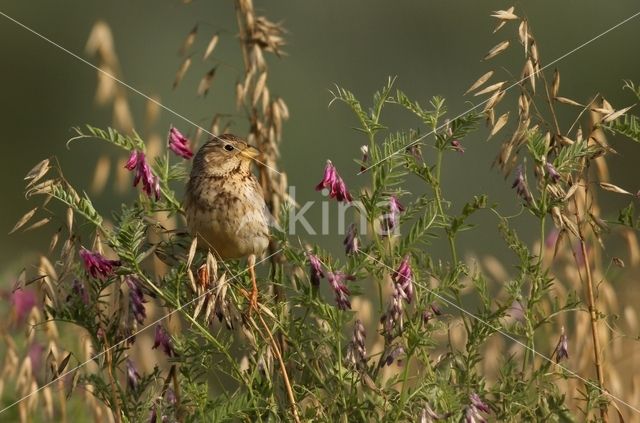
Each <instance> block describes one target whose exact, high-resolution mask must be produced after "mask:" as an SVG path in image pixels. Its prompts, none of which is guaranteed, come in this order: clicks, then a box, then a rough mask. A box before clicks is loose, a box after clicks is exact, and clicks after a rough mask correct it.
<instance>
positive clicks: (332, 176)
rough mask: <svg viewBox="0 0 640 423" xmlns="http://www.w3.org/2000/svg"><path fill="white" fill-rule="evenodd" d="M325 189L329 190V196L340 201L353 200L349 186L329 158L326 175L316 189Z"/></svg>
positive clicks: (325, 169)
mask: <svg viewBox="0 0 640 423" xmlns="http://www.w3.org/2000/svg"><path fill="white" fill-rule="evenodd" d="M323 189H328V190H329V198H335V199H336V200H338V201H346V202H347V203H349V202H351V201H352V200H353V198H351V194H349V191H348V190H347V186H346V185H345V183H344V181H343V180H342V178H341V177H340V175H338V172H337V171H336V168H335V166H334V165H333V163H331V160H327V165H326V166H325V168H324V175H323V177H322V181H320V183H319V184H318V185H316V191H322V190H323Z"/></svg>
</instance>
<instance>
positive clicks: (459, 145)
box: [451, 140, 464, 154]
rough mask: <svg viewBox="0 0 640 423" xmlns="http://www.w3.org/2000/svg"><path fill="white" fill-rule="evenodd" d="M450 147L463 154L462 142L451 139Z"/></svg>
mask: <svg viewBox="0 0 640 423" xmlns="http://www.w3.org/2000/svg"><path fill="white" fill-rule="evenodd" d="M451 147H452V148H453V149H454V150H455V151H457V152H458V153H460V154H464V147H463V146H462V143H461V142H460V141H458V140H452V141H451Z"/></svg>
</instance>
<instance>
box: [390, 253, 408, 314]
mask: <svg viewBox="0 0 640 423" xmlns="http://www.w3.org/2000/svg"><path fill="white" fill-rule="evenodd" d="M393 281H394V282H395V283H396V285H397V286H398V287H399V288H400V293H401V294H402V296H403V298H404V299H405V300H407V303H411V301H412V300H413V271H412V270H411V266H410V265H409V256H408V255H406V256H404V258H403V259H402V262H401V263H400V266H398V269H397V270H396V271H395V272H393Z"/></svg>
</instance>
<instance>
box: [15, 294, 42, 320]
mask: <svg viewBox="0 0 640 423" xmlns="http://www.w3.org/2000/svg"><path fill="white" fill-rule="evenodd" d="M10 300H11V312H12V313H13V315H14V316H15V319H16V322H23V321H24V319H26V317H27V316H28V315H29V313H30V312H31V309H32V308H34V307H35V306H36V305H37V304H38V300H37V298H36V293H35V292H33V291H31V290H26V289H22V288H18V289H16V290H15V291H13V292H12V293H11V297H10Z"/></svg>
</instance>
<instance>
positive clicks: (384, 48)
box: [0, 0, 640, 284]
mask: <svg viewBox="0 0 640 423" xmlns="http://www.w3.org/2000/svg"><path fill="white" fill-rule="evenodd" d="M0 4H1V5H2V6H0V11H2V12H3V13H6V14H7V15H9V16H11V17H13V18H15V19H17V20H19V21H21V22H23V23H24V24H25V25H27V26H29V27H31V28H33V29H34V30H35V31H38V32H40V33H41V34H43V35H44V36H46V37H48V38H50V39H52V40H53V41H55V42H56V43H58V44H60V45H61V46H64V47H65V48H67V49H69V50H70V51H73V52H75V53H77V54H79V55H81V56H82V57H87V56H86V54H85V53H84V46H85V43H86V40H87V37H88V34H89V32H90V30H91V27H92V25H93V24H94V23H95V22H96V21H97V20H99V19H101V20H104V21H106V22H107V23H108V24H109V25H110V26H111V28H112V30H113V33H114V37H115V47H116V51H117V53H118V56H119V59H120V63H121V65H122V75H123V79H124V80H125V81H126V82H127V83H129V84H130V85H132V86H134V87H136V88H137V89H139V90H141V91H142V92H144V93H146V94H149V95H157V96H159V98H160V100H161V101H162V102H163V103H164V104H165V105H166V106H167V107H169V108H172V109H174V110H176V111H177V112H178V113H180V114H183V115H184V116H187V117H188V118H189V119H191V120H193V121H195V122H198V123H199V124H201V125H202V126H203V127H205V128H208V127H209V123H210V120H211V116H213V115H214V114H215V113H236V112H235V110H234V106H233V105H234V91H233V86H234V83H235V81H236V79H237V77H238V75H239V74H240V73H241V58H240V55H239V49H238V45H237V40H236V39H235V32H236V29H235V28H236V26H235V25H236V24H235V18H234V15H233V12H234V11H233V5H232V3H231V2H220V1H216V2H214V1H204V0H195V1H193V2H192V3H190V4H186V5H185V4H183V3H182V2H180V1H178V0H174V1H166V0H165V1H159V0H136V1H120V0H118V1H113V0H112V1H108V2H105V1H101V2H98V1H89V0H84V1H76V2H73V1H67V0H59V1H56V2H51V1H44V0H31V1H20V2H17V1H14V2H8V1H4V2H2V3H0ZM510 5H511V3H505V2H498V1H483V2H477V1H465V2H444V1H439V2H435V1H396V2H389V1H335V0H331V1H329V0H323V1H305V2H294V1H281V2H261V1H260V2H257V4H256V7H257V9H259V10H261V11H264V12H266V15H267V16H268V17H269V18H270V19H271V20H273V21H276V22H278V21H283V22H284V26H285V27H286V28H287V29H288V30H289V34H288V35H287V41H288V45H287V47H286V49H285V50H286V52H287V53H288V56H287V57H285V58H284V59H282V60H279V59H276V58H275V57H273V56H271V57H269V58H268V60H269V65H270V78H269V84H270V88H271V93H272V95H279V96H282V97H283V98H284V99H285V100H286V102H287V103H288V105H289V109H290V111H291V119H290V121H289V122H288V123H286V124H285V129H284V141H283V144H282V163H281V166H282V168H283V169H285V170H286V172H287V173H288V177H289V183H290V184H291V185H294V186H296V188H297V200H298V201H299V202H300V203H304V202H305V201H307V200H318V199H320V198H321V197H320V196H319V194H318V193H316V192H314V191H313V186H314V185H315V184H316V183H317V182H318V180H319V179H320V177H321V173H322V168H323V166H324V161H325V160H326V159H327V158H331V159H332V160H333V161H334V163H335V164H336V166H337V167H338V169H339V170H340V171H341V173H342V174H343V176H344V178H345V180H346V182H347V184H348V185H349V186H350V187H351V188H352V190H354V191H356V190H357V187H358V186H359V185H363V184H366V183H367V181H366V179H365V180H363V179H362V178H364V176H356V175H355V173H356V171H357V170H358V169H357V166H356V165H355V164H354V163H353V159H354V158H359V156H360V153H359V147H360V145H361V144H363V143H364V141H365V140H364V138H363V137H362V135H360V134H358V133H356V132H355V131H353V130H352V129H351V127H352V126H355V125H356V120H355V119H354V117H353V116H352V114H351V112H350V111H348V110H347V109H346V108H345V107H344V106H342V105H336V106H334V107H332V108H328V107H327V105H328V102H329V100H330V95H329V93H328V89H330V88H331V87H332V86H333V84H334V83H338V84H340V85H342V86H344V87H347V88H349V89H351V90H353V91H354V92H355V93H356V94H357V95H358V96H360V97H361V98H363V99H364V100H366V101H367V102H368V99H369V98H370V96H371V94H372V93H373V91H374V90H376V89H377V88H379V87H380V86H381V85H382V84H384V82H385V81H386V79H387V77H388V76H389V75H397V76H398V82H397V86H398V87H399V88H402V89H403V90H404V91H405V92H407V93H408V94H409V95H410V96H412V97H413V98H417V99H420V100H422V101H423V103H425V104H426V103H427V100H428V99H429V98H430V97H431V96H433V95H441V96H444V97H446V99H447V104H448V105H449V109H450V110H451V112H452V113H455V114H457V113H460V112H462V111H464V110H466V109H468V108H469V107H470V104H469V103H468V101H469V100H471V101H478V98H475V99H473V98H470V97H463V96H462V94H463V93H464V91H465V90H466V89H467V87H468V86H469V85H470V84H471V83H472V82H473V81H474V80H475V79H476V78H477V77H478V76H480V75H481V74H483V73H484V72H486V71H487V70H489V69H490V68H491V67H494V66H498V71H499V74H500V73H501V74H502V76H503V77H504V76H507V75H508V72H513V73H514V74H519V72H520V68H521V64H522V57H521V56H520V53H519V52H520V50H519V47H516V48H515V49H513V51H512V52H510V54H508V55H506V56H505V57H504V58H501V59H500V60H499V61H496V62H495V64H493V63H491V64H487V63H483V62H482V61H481V60H480V59H481V58H482V57H483V56H484V55H485V54H486V52H487V51H488V50H489V48H491V47H492V46H494V45H495V44H497V43H498V42H499V41H502V40H503V39H504V38H505V37H506V32H509V34H510V36H511V34H513V33H514V31H515V27H513V26H510V27H509V26H508V27H506V28H503V30H502V31H501V32H499V33H498V34H492V29H493V27H494V25H495V20H494V19H492V18H490V17H489V13H490V12H491V11H492V10H497V9H504V8H507V7H508V6H510ZM515 6H516V13H517V14H519V15H521V14H525V15H526V16H528V18H529V22H530V25H531V28H532V29H533V31H534V34H535V36H536V38H537V41H538V44H539V49H540V53H541V60H542V63H543V64H545V63H549V62H550V61H552V60H554V59H556V58H557V57H559V56H561V55H563V54H565V53H567V52H568V51H570V50H572V49H574V48H575V47H577V46H578V45H580V44H581V43H583V42H585V41H587V40H589V39H591V38H593V37H594V36H596V35H597V34H600V33H601V32H603V31H605V30H607V29H608V28H610V27H612V26H613V25H615V24H617V23H618V22H620V21H622V20H623V19H625V18H626V17H628V16H630V15H632V14H634V13H636V12H638V10H640V5H639V4H638V2H637V1H633V0H625V1H616V2H609V3H603V2H601V1H600V2H596V1H577V0H574V1H563V2H557V1H550V0H547V1H536V2H520V3H516V4H515ZM196 23H197V24H198V25H199V31H198V38H197V40H196V45H195V48H197V49H198V51H199V52H201V51H202V50H203V49H204V48H205V46H206V44H207V42H208V39H209V37H210V36H211V34H213V33H214V32H216V31H221V40H220V44H219V46H218V48H217V49H216V51H215V53H214V57H215V59H216V60H214V61H211V63H209V64H203V63H201V61H200V55H201V53H197V54H195V55H194V65H193V66H192V68H191V69H190V71H189V72H188V74H187V76H186V77H185V79H184V80H183V81H182V84H181V86H180V87H179V88H178V89H177V90H172V87H171V86H172V82H173V79H174V76H175V72H176V70H177V69H178V66H179V65H180V63H181V60H182V59H181V58H180V56H179V54H178V50H179V47H180V45H181V44H182V41H183V40H184V38H185V36H186V35H187V33H188V32H189V31H190V30H191V28H192V27H193V26H194V24H196ZM503 31H504V33H503ZM639 36H640V18H637V19H634V20H633V21H631V22H629V23H627V24H625V25H623V26H622V27H620V28H618V29H616V30H615V31H613V32H611V33H609V34H607V35H605V36H604V37H602V38H601V39H599V40H596V41H594V42H593V43H592V44H590V45H589V46H587V47H585V48H584V49H582V50H580V51H578V52H576V53H575V54H572V55H570V56H569V57H567V58H566V59H564V60H562V61H561V62H560V63H558V64H557V67H558V68H559V69H560V70H561V74H562V85H561V95H563V96H566V97H570V98H574V99H576V100H578V101H585V100H586V99H587V97H588V96H590V95H592V94H594V93H596V92H600V93H602V94H603V95H605V96H606V97H607V98H608V99H609V101H610V102H611V103H612V104H613V105H614V106H616V107H623V106H627V105H629V103H631V102H632V101H633V99H632V97H631V96H630V95H629V93H628V92H627V93H625V92H623V91H622V90H621V86H622V79H626V78H628V79H633V80H635V81H637V82H640V55H638V54H637V46H636V45H635V43H637V40H638V39H639ZM0 40H2V41H0V48H1V54H2V58H3V59H2V61H1V64H0V69H1V72H2V78H0V92H1V100H0V116H1V117H2V131H1V133H2V136H3V145H4V147H3V152H2V166H1V167H0V180H1V181H2V184H3V188H2V199H3V206H2V207H0V222H1V223H0V233H2V235H1V236H0V240H1V241H0V269H1V270H0V275H2V276H3V281H4V282H3V283H4V284H7V283H10V282H11V280H12V279H13V278H14V277H15V275H16V274H17V273H18V272H19V270H20V269H21V268H22V267H24V266H28V264H29V263H30V262H31V260H32V259H33V258H34V256H35V254H37V253H38V252H43V251H45V250H46V248H47V246H48V240H49V237H50V235H51V233H52V232H53V231H54V230H56V229H57V227H58V226H59V223H55V222H54V224H53V225H49V226H47V227H45V228H41V229H38V230H36V231H33V232H28V233H25V234H22V233H18V234H13V235H7V232H8V231H9V230H10V229H11V228H12V226H13V225H14V223H15V221H16V220H17V219H18V218H19V217H20V216H22V214H23V213H24V212H25V211H27V210H29V209H31V208H33V207H35V206H36V205H37V204H39V203H40V200H38V199H33V200H31V201H26V200H25V199H24V196H23V187H24V183H23V180H22V178H23V176H24V175H25V174H26V172H27V171H28V170H29V169H31V167H32V166H33V165H34V164H35V163H36V162H38V161H40V160H42V159H43V158H46V157H49V156H51V155H55V156H57V157H58V158H59V160H60V161H61V163H62V166H63V168H64V169H65V175H66V176H67V178H68V179H69V180H70V181H71V182H72V183H73V184H75V185H76V186H77V187H79V188H80V189H83V188H85V189H86V188H87V187H88V186H89V185H90V182H91V177H92V175H93V170H94V167H95V163H96V159H97V157H99V156H100V155H101V154H109V155H112V156H114V157H120V156H122V152H120V151H116V150H115V148H111V147H109V146H107V145H104V144H101V143H98V142H88V143H76V144H74V145H72V147H71V149H70V150H67V149H66V147H65V141H66V140H67V139H68V138H69V137H70V136H71V131H70V128H71V127H73V126H77V125H81V124H84V123H90V124H92V125H95V126H100V127H105V126H108V125H109V124H110V123H111V109H110V108H100V107H98V106H96V105H95V103H94V95H95V88H96V75H95V71H94V70H93V69H91V68H90V67H89V66H87V65H86V64H83V63H81V62H80V61H78V60H77V59H75V58H73V57H71V56H70V55H68V54H66V53H64V52H62V51H61V50H59V49H56V48H54V47H53V46H52V45H50V44H48V43H46V42H45V41H43V40H42V39H40V38H38V37H37V36H35V35H34V34H32V33H29V32H28V31H26V30H25V29H23V28H21V27H19V26H17V25H16V24H15V23H12V22H11V21H9V20H8V19H6V18H5V17H0ZM216 62H222V64H221V66H220V67H219V70H218V73H217V75H216V79H215V80H214V83H213V87H212V89H211V91H210V93H209V95H208V96H207V97H206V98H201V97H197V96H196V88H197V85H198V81H199V79H200V77H201V76H202V75H203V74H204V73H205V72H206V71H207V70H209V68H210V67H211V64H212V63H216ZM503 66H504V68H502V67H503ZM494 78H495V77H494ZM496 80H498V79H496ZM128 95H129V99H130V102H131V105H132V112H133V113H134V118H135V120H136V123H137V124H138V125H141V123H142V122H143V116H144V110H145V102H146V101H145V100H144V99H143V98H141V97H139V96H138V95H136V94H135V93H132V92H129V94H128ZM392 116H393V120H394V124H395V125H402V124H408V123H410V124H412V125H417V122H415V121H413V120H411V119H410V118H409V117H408V116H406V115H400V114H398V113H392ZM234 119H235V121H236V126H235V127H234V128H233V130H234V131H235V132H237V133H239V134H245V133H246V131H247V127H246V122H245V121H243V120H242V117H241V116H240V115H238V116H237V117H236V118H234ZM171 123H173V124H174V125H176V126H178V127H179V128H181V129H182V130H184V131H185V132H189V133H193V130H194V129H193V128H190V126H189V125H188V124H187V123H185V122H183V121H182V120H181V119H180V118H178V117H176V116H172V115H170V114H169V113H167V112H164V111H163V112H162V115H161V119H160V124H159V125H158V126H157V127H156V130H157V131H159V132H160V133H164V131H166V129H167V128H168V126H169V124H171ZM485 139H486V132H485V131H480V132H477V133H474V134H473V135H472V136H471V137H469V138H468V139H465V141H464V145H465V147H466V148H467V152H466V154H465V155H464V156H459V155H455V156H454V155H450V157H448V158H447V162H446V164H445V168H444V175H443V176H444V181H445V185H444V192H445V195H446V196H448V197H449V198H450V199H452V200H453V201H454V202H455V204H456V207H457V208H459V207H461V204H462V203H463V202H464V201H466V200H468V199H469V198H470V197H471V196H472V195H473V194H478V193H482V192H484V193H487V194H489V196H490V200H491V201H492V202H498V203H500V204H501V206H503V207H504V211H505V213H506V214H508V213H509V212H515V211H517V210H518V209H519V206H518V201H517V200H516V199H515V194H514V192H513V191H512V190H511V189H510V185H511V184H510V182H511V181H510V180H507V181H505V180H504V179H503V178H502V176H500V175H499V174H498V172H497V171H496V170H491V169H490V165H491V162H492V160H493V158H494V156H495V154H496V152H497V149H498V141H499V140H500V138H499V137H498V138H496V139H495V140H492V141H489V142H485ZM612 142H613V145H614V147H615V148H616V150H618V152H620V153H621V154H620V155H619V156H617V157H613V158H611V159H610V161H609V164H610V169H611V172H612V178H613V180H614V181H615V182H616V183H618V184H620V185H622V186H624V187H626V188H628V189H629V190H635V189H637V188H640V187H639V186H638V183H637V165H636V163H635V157H637V152H638V149H637V146H635V145H633V144H632V143H631V142H617V141H615V140H613V141H612ZM425 154H428V150H425ZM111 182H112V181H110V184H108V185H107V187H108V188H107V190H106V191H105V192H104V194H103V195H101V196H100V197H99V199H98V200H97V201H96V204H97V206H98V207H99V209H100V210H101V211H102V212H104V213H106V214H108V213H109V210H112V209H114V208H116V205H117V203H119V202H120V201H121V200H122V197H120V196H118V195H116V194H115V191H114V190H113V189H112V188H111V186H112V184H111ZM602 198H603V199H604V204H605V205H606V207H607V209H608V210H609V212H610V213H615V210H616V208H617V207H619V206H621V205H623V204H624V201H623V200H622V199H620V198H619V197H616V196H614V195H604V194H603V195H602ZM523 218H526V216H525V217H523ZM482 219H487V221H488V222H493V223H490V224H488V225H486V226H484V227H483V226H482V225H481V227H480V229H478V230H477V231H476V232H474V235H473V236H464V237H463V239H462V241H463V242H464V245H465V246H466V248H467V249H468V250H469V251H477V252H479V253H482V252H491V253H493V254H497V255H500V254H501V252H502V253H504V247H503V246H502V245H503V243H502V242H501V241H500V239H499V237H498V235H497V232H496V230H495V219H494V218H491V217H490V216H488V213H487V215H486V216H485V217H480V222H481V221H482ZM309 220H310V221H311V223H312V224H314V225H315V226H316V227H319V222H320V215H319V208H316V209H315V210H312V211H311V212H310V214H309ZM334 222H335V221H334ZM525 222H526V221H525ZM301 236H302V237H304V234H301ZM531 236H533V235H531ZM317 240H318V241H319V242H320V243H321V244H322V245H323V246H324V247H326V248H332V249H337V248H339V246H340V243H341V240H342V236H340V235H337V234H336V235H330V236H326V237H322V238H317ZM489 246H490V247H489ZM434 248H436V247H434Z"/></svg>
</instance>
